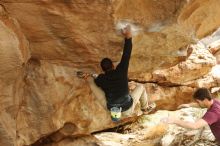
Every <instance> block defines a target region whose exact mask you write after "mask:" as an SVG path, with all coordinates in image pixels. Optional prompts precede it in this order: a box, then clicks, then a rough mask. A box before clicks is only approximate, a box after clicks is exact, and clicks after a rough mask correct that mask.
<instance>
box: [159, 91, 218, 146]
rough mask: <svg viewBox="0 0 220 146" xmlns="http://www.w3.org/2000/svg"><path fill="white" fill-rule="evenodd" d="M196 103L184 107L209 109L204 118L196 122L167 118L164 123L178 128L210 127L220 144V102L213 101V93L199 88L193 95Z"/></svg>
mask: <svg viewBox="0 0 220 146" xmlns="http://www.w3.org/2000/svg"><path fill="white" fill-rule="evenodd" d="M193 98H194V99H195V101H196V103H193V104H192V103H191V104H190V105H188V106H187V104H184V106H182V107H189V106H193V107H201V108H207V109H208V110H207V112H206V113H205V114H204V116H203V117H202V118H201V119H199V120H197V121H196V122H186V121H182V120H180V119H178V118H177V117H166V118H163V119H162V121H163V122H165V123H168V124H176V125H178V126H181V127H184V128H189V129H199V128H202V127H205V126H207V125H209V127H210V129H211V131H212V133H213V135H214V136H215V138H216V140H217V142H219V143H220V101H218V100H216V99H213V98H212V95H211V93H210V92H209V90H208V89H206V88H199V89H198V90H197V91H196V92H195V93H194V95H193Z"/></svg>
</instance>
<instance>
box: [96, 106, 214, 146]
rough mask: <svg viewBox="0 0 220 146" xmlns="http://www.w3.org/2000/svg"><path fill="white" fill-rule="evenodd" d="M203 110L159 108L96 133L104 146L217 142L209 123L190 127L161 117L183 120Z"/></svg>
mask: <svg viewBox="0 0 220 146" xmlns="http://www.w3.org/2000/svg"><path fill="white" fill-rule="evenodd" d="M204 112H205V109H203V110H201V109H197V108H185V109H181V110H178V111H157V112H156V113H155V114H151V115H146V116H142V117H141V118H140V119H139V120H138V121H137V122H136V123H132V124H129V125H126V126H124V127H118V128H115V129H113V130H112V131H111V132H103V133H98V134H95V137H96V138H98V139H99V140H101V141H102V142H103V146H218V144H217V143H216V142H214V136H213V135H212V133H211V131H210V129H209V127H206V128H204V129H200V130H188V129H184V128H180V127H178V126H176V125H167V124H164V123H162V122H161V121H160V120H161V118H163V117H166V116H179V117H180V118H181V119H183V120H187V121H192V120H195V119H197V118H199V117H201V116H202V115H203V114H204Z"/></svg>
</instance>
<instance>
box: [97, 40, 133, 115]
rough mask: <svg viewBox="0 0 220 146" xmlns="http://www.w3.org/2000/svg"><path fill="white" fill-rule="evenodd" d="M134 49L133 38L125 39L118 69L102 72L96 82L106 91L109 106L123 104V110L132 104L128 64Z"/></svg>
mask: <svg viewBox="0 0 220 146" xmlns="http://www.w3.org/2000/svg"><path fill="white" fill-rule="evenodd" d="M131 51H132V39H131V38H130V39H125V43H124V49H123V55H122V58H121V61H120V63H119V64H118V65H117V67H116V69H114V70H111V71H108V72H106V73H105V74H100V75H99V76H98V77H97V78H96V79H95V83H96V85H97V86H99V87H101V88H102V90H103V91H104V92H105V96H106V100H107V107H108V109H110V108H111V107H112V106H114V105H116V104H117V105H121V106H122V111H125V110H127V109H128V108H129V107H130V106H131V105H132V99H130V98H129V96H128V94H129V90H128V66H129V60H130V56H131Z"/></svg>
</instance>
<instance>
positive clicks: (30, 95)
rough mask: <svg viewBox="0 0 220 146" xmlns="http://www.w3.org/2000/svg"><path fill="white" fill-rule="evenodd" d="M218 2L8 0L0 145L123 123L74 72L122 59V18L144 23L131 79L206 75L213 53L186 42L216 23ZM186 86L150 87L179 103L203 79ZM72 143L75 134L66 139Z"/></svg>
mask: <svg viewBox="0 0 220 146" xmlns="http://www.w3.org/2000/svg"><path fill="white" fill-rule="evenodd" d="M218 6H219V1H218V0H202V1H200V0H193V1H190V2H189V3H187V2H186V1H182V0H179V1H170V0H163V1H162V0H161V1H152V0H147V1H146V0H137V1H133V0H120V1H119V0H112V1H102V0H96V1H92V0H77V1H76V0H75V1H73V0H72V1H71V0H70V1H59V0H58V1H49V0H40V1H39V0H36V1H32V0H19V1H18V0H2V1H1V2H0V73H1V76H0V104H1V107H0V108H1V112H0V113H1V114H0V145H4V146H11V145H16V146H24V145H30V144H33V143H35V142H36V141H38V140H41V139H44V138H48V137H49V138H51V139H52V141H53V142H55V143H56V142H58V141H60V140H61V139H62V138H63V137H67V136H69V135H73V136H80V135H85V134H90V133H92V132H95V131H100V130H103V129H107V128H110V127H114V126H115V125H116V124H114V123H112V122H111V119H110V116H109V113H108V111H107V110H106V107H105V106H103V101H104V99H102V101H100V100H98V99H97V98H96V97H95V96H94V95H93V94H92V92H91V90H90V89H89V86H88V84H87V83H86V82H85V81H84V80H81V79H78V78H77V77H76V76H75V73H76V71H78V70H83V71H89V72H95V71H100V69H99V61H100V59H101V58H103V57H110V58H112V59H113V61H114V62H115V63H117V62H118V60H119V59H120V56H121V48H122V41H123V39H122V38H121V36H119V35H118V34H117V33H116V32H117V30H116V27H115V26H116V24H118V23H119V22H120V21H124V20H126V21H127V20H129V21H130V22H132V23H134V24H135V25H137V26H139V27H140V28H141V29H142V31H141V32H139V34H138V35H137V36H135V37H134V38H133V43H134V45H133V52H132V57H131V62H130V68H129V69H130V70H129V76H130V77H131V78H135V79H137V80H142V81H151V82H155V83H160V85H161V84H162V85H168V84H169V85H176V84H178V85H186V83H188V82H190V81H192V80H195V79H197V78H200V77H201V76H204V75H206V74H207V73H208V72H209V71H210V70H211V67H212V66H213V65H214V64H215V61H214V58H213V56H212V55H211V54H210V53H209V52H207V51H206V50H201V49H199V48H198V47H195V49H193V52H192V54H191V55H190V56H188V59H187V60H186V58H187V57H186V50H184V49H185V48H186V47H185V46H187V45H189V44H190V43H191V42H194V41H195V38H196V37H199V38H201V37H203V36H205V35H206V34H209V33H210V32H211V31H213V30H215V29H217V27H218V26H219V25H220V24H219V21H218V19H216V18H219V15H220V14H219V13H220V12H219V7H218ZM207 9H208V10H209V12H212V13H208V12H207ZM191 12H193V13H191ZM204 15H207V17H205V18H206V19H201V17H204ZM212 18H213V19H212ZM192 26H193V27H192ZM180 61H182V62H181V63H180ZM195 61H198V62H195ZM160 69H162V70H160ZM155 70H157V73H156V74H155V72H154V73H153V74H152V72H153V71H155ZM198 70H199V71H198ZM155 85H156V87H155ZM187 85H188V86H190V87H174V88H170V87H163V86H158V85H157V84H147V85H146V87H147V90H148V93H149V96H150V97H152V98H153V99H154V100H156V102H157V104H158V108H162V107H163V108H164V109H175V107H176V106H177V105H178V104H180V103H183V102H187V101H189V100H190V95H191V94H192V91H193V88H191V87H196V85H195V86H192V84H191V83H189V84H187ZM184 97H185V98H184ZM167 99H169V100H172V101H173V104H169V102H168V100H167ZM67 143H72V140H69V141H68V140H67V141H64V142H61V143H59V146H61V145H67Z"/></svg>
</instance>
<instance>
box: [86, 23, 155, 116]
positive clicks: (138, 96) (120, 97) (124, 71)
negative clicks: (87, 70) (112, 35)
mask: <svg viewBox="0 0 220 146" xmlns="http://www.w3.org/2000/svg"><path fill="white" fill-rule="evenodd" d="M121 33H122V35H123V36H124V37H125V44H124V49H123V54H122V58H121V61H120V63H119V64H118V65H117V66H116V68H114V65H113V63H112V60H111V59H109V58H104V59H102V61H101V62H100V65H101V68H102V70H103V71H104V73H103V74H99V75H98V76H97V77H96V76H95V77H94V76H93V77H94V78H95V79H94V82H95V84H94V83H92V82H91V83H90V87H91V89H92V90H93V92H95V93H94V94H95V95H96V97H97V96H99V97H100V96H103V93H102V91H100V90H97V86H98V87H100V88H101V89H102V90H103V91H104V96H105V98H106V102H107V108H108V110H110V111H111V109H112V108H115V107H116V108H120V109H121V111H122V115H125V116H129V115H131V114H132V113H133V111H134V108H135V106H136V105H137V103H138V102H139V101H140V105H141V110H142V111H143V114H147V113H149V112H150V111H151V110H152V109H154V108H155V107H156V104H155V103H154V102H150V101H148V95H147V93H146V90H145V88H144V86H143V85H141V84H136V87H135V89H133V91H132V92H131V93H130V94H129V85H128V66H129V60H130V56H131V51H132V35H131V27H130V26H129V25H127V26H126V27H125V28H124V29H122V31H121ZM82 76H83V77H84V78H88V77H90V75H89V74H84V75H82ZM90 81H91V80H90ZM95 86H96V87H95Z"/></svg>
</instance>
